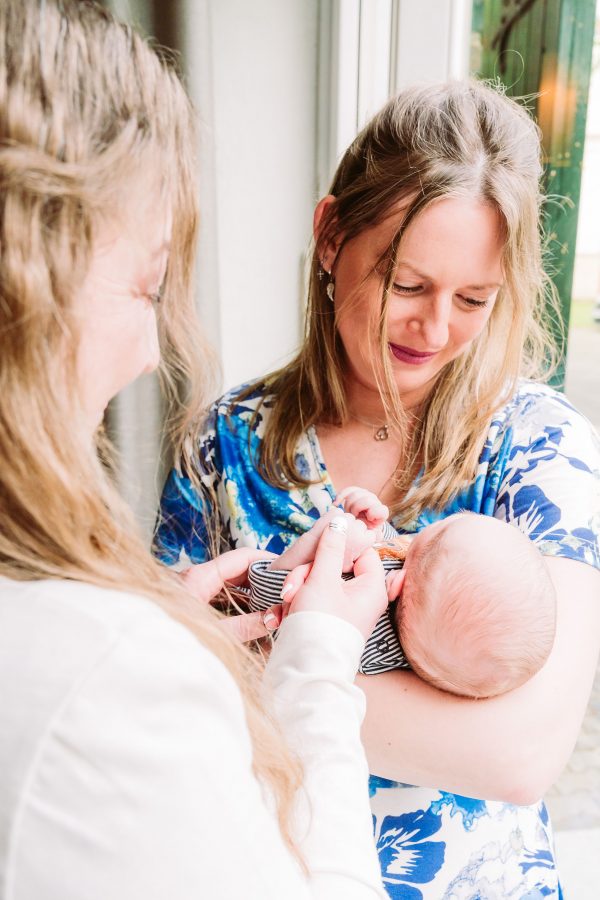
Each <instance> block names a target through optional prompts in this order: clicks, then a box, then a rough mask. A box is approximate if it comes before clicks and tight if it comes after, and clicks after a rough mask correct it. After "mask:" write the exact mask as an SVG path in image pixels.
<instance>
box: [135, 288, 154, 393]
mask: <svg viewBox="0 0 600 900" xmlns="http://www.w3.org/2000/svg"><path fill="white" fill-rule="evenodd" d="M142 349H143V355H144V357H145V363H144V367H143V368H142V370H141V371H142V372H153V371H154V369H156V368H157V366H158V364H159V363H160V344H159V341H158V322H157V319H156V312H155V311H154V307H152V306H149V307H148V309H147V310H146V320H145V323H144V346H143V348H142ZM134 377H135V376H134Z"/></svg>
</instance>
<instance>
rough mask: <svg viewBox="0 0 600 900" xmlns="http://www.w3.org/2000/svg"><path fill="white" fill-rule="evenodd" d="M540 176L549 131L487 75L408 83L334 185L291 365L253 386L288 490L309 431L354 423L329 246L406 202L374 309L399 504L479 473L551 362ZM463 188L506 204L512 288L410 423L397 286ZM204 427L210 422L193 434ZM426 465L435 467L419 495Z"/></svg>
mask: <svg viewBox="0 0 600 900" xmlns="http://www.w3.org/2000/svg"><path fill="white" fill-rule="evenodd" d="M541 174H542V168H541V161H540V140H539V131H538V128H537V126H536V125H535V123H534V122H533V120H532V119H531V117H530V115H529V114H528V112H527V111H526V109H525V108H523V106H521V105H520V104H518V103H517V102H515V101H514V100H511V99H509V98H508V97H506V96H504V95H503V94H502V92H501V90H500V89H499V88H498V87H494V86H491V85H488V84H484V83H482V82H478V81H474V80H467V81H457V82H449V83H444V84H438V85H427V86H415V87H411V88H408V89H406V90H404V91H402V92H401V93H400V94H398V96H396V97H394V98H393V99H392V100H390V101H389V102H388V103H387V105H386V106H384V107H383V109H382V110H381V112H379V113H378V114H377V115H376V116H375V117H374V118H373V119H372V120H371V121H370V122H369V123H368V125H367V126H366V127H365V128H364V129H363V131H361V133H360V134H359V135H358V137H357V138H356V140H355V141H354V142H353V143H352V145H351V146H350V147H349V149H348V150H347V151H346V153H345V154H344V156H343V158H342V160H341V162H340V164H339V166H338V169H337V172H336V173H335V176H334V178H333V182H332V184H331V188H330V193H331V194H332V195H333V197H334V198H335V200H334V202H333V203H332V204H331V206H330V207H329V208H328V211H327V213H326V215H325V218H324V223H323V227H322V229H321V231H320V234H319V238H318V241H317V243H316V246H315V249H314V254H313V258H312V266H311V273H310V285H309V297H308V310H307V317H306V333H305V338H304V342H303V345H302V347H301V349H300V351H299V353H298V355H297V356H296V358H295V359H294V360H293V361H292V362H291V363H290V364H289V365H288V366H286V367H285V368H284V369H281V370H279V371H277V372H274V373H272V374H271V375H268V376H266V377H265V378H263V379H261V380H260V381H259V382H257V383H255V384H253V385H252V386H251V387H250V389H249V391H248V392H247V393H250V392H251V391H253V390H254V389H255V388H256V386H257V384H261V385H262V386H263V388H264V391H265V393H266V394H268V395H269V396H270V397H271V403H272V409H271V410H270V414H269V416H268V418H267V419H266V432H265V437H264V441H263V443H262V445H261V449H260V458H259V460H258V461H257V462H258V465H259V466H260V468H261V471H262V473H263V475H264V477H265V478H266V479H267V481H269V482H270V483H271V484H273V485H275V486H277V487H281V488H284V489H289V488H290V486H292V485H294V486H304V485H306V484H308V482H307V481H306V479H305V478H303V477H302V475H301V473H300V472H298V470H297V468H296V463H295V456H296V446H297V443H298V439H299V438H300V435H301V433H302V432H303V431H304V430H306V429H307V428H308V427H310V426H311V425H315V424H319V423H329V424H333V425H344V424H345V423H346V422H347V421H348V416H349V410H348V403H347V396H346V390H345V383H344V382H345V356H344V350H343V346H342V343H341V340H340V336H339V332H338V330H337V324H336V313H335V307H334V306H333V305H332V304H331V302H330V301H329V299H328V298H327V296H326V279H325V280H321V279H320V278H319V268H320V259H321V258H322V257H323V251H324V249H325V248H326V247H327V246H331V245H332V244H333V245H337V254H338V256H339V254H340V253H343V250H344V245H345V244H346V243H347V242H348V241H349V240H351V239H352V238H354V237H356V235H358V234H360V233H361V232H362V231H364V230H365V229H368V228H370V227H372V226H374V225H376V224H377V223H379V222H380V221H382V220H383V219H384V218H385V217H386V215H389V214H390V212H391V211H392V210H393V209H394V208H397V207H398V205H399V204H400V203H402V205H403V206H404V208H405V215H404V218H403V221H402V224H401V226H400V228H399V230H398V232H397V233H396V235H395V236H394V238H393V240H392V242H391V244H390V246H389V247H388V248H387V249H386V250H385V251H384V253H383V254H382V256H381V258H380V260H378V262H377V266H376V269H377V272H378V273H379V275H380V282H381V303H380V305H379V306H378V307H377V308H375V309H374V310H373V311H372V332H373V337H374V341H375V346H376V347H378V350H377V353H378V355H379V357H380V359H379V363H380V364H378V365H376V366H374V371H375V373H376V374H377V371H379V373H380V375H379V376H378V382H379V389H380V393H381V397H382V401H383V404H384V408H385V410H386V412H387V415H388V420H389V421H391V422H392V425H393V427H395V429H396V431H397V433H399V434H400V435H401V436H403V437H404V444H403V451H402V458H401V460H399V464H398V469H397V471H396V477H395V483H396V486H397V489H398V493H397V501H396V503H395V504H393V505H392V511H393V513H395V514H396V515H398V516H399V517H400V520H401V521H403V522H405V523H406V522H409V521H410V520H411V519H412V518H413V517H414V516H416V515H417V514H418V513H419V512H420V511H421V510H423V509H424V508H427V507H433V508H442V507H443V506H444V505H445V504H446V503H447V502H448V501H449V500H450V499H451V497H453V496H454V495H456V493H457V492H458V491H459V490H460V489H461V488H462V487H463V486H465V485H466V484H468V483H469V482H470V481H471V480H472V479H473V477H474V475H475V471H476V467H477V462H478V459H479V455H480V452H481V449H482V446H483V442H484V439H485V434H486V431H487V428H488V426H489V422H490V419H491V417H492V414H493V412H494V411H495V410H496V409H498V408H499V407H500V406H501V405H502V403H503V402H505V401H506V400H507V399H508V398H509V397H510V396H511V395H512V393H513V392H514V390H515V386H516V382H517V379H518V377H519V376H521V375H525V376H528V377H537V378H540V379H541V378H545V377H546V376H547V374H548V372H549V371H550V369H551V367H552V365H553V360H554V349H553V347H554V344H553V340H552V337H551V331H550V328H549V327H548V325H547V324H545V323H544V316H545V317H546V321H547V319H548V316H549V313H550V310H551V309H552V306H553V304H554V305H555V299H554V292H553V288H552V285H551V283H550V282H549V279H548V278H547V276H546V274H545V272H544V267H543V260H542V245H541V234H540V214H541V206H542V195H541V192H540V178H541ZM456 196H468V197H475V198H481V199H482V200H483V201H484V202H488V203H490V204H492V205H493V206H494V207H495V209H496V210H497V211H498V213H499V215H500V218H501V221H502V225H503V230H504V238H505V243H504V256H503V268H504V273H505V285H504V287H503V288H502V289H501V292H500V295H499V297H498V300H497V302H496V304H495V306H494V309H493V312H492V314H491V317H490V319H489V322H488V323H487V325H486V327H485V328H484V330H483V332H482V333H481V335H480V336H479V337H478V338H477V339H476V340H475V341H474V342H473V344H472V345H471V347H470V348H469V350H468V351H467V352H466V353H465V354H463V355H462V356H460V357H458V358H457V359H455V360H454V361H453V362H451V363H449V364H448V365H447V366H446V367H445V368H444V369H443V370H442V371H441V372H440V375H439V377H438V379H437V382H436V385H435V387H434V389H433V390H432V391H431V394H430V396H429V398H428V399H427V401H426V402H425V404H424V406H423V407H422V408H421V409H420V410H419V415H418V418H417V420H416V423H415V424H414V428H413V429H412V430H410V431H409V430H408V428H407V416H406V413H405V411H404V410H403V409H402V406H401V404H400V402H399V400H398V398H397V392H396V389H395V387H394V382H393V377H392V372H391V368H390V363H389V359H388V352H387V336H386V321H387V306H388V296H389V293H390V288H391V285H392V281H393V276H394V270H395V266H396V259H397V255H398V251H399V247H400V244H401V241H402V235H403V233H404V232H405V231H406V229H407V227H408V226H409V225H410V223H411V222H413V221H414V220H415V218H416V217H417V216H418V215H420V213H422V212H423V210H425V209H426V208H427V207H428V206H430V205H431V204H432V203H435V202H437V201H438V200H441V199H443V198H447V197H456ZM548 304H550V305H549V306H548ZM244 396H245V393H243V394H242V395H241V398H243V397H244ZM201 427H202V425H201V422H200V420H199V419H198V421H197V422H196V423H195V427H194V428H192V434H196V435H197V433H198V432H199V430H200V429H201ZM194 443H195V441H194V440H192V441H188V442H187V444H184V442H183V441H181V443H180V446H181V448H182V455H183V461H184V465H185V467H186V471H193V459H187V458H186V453H187V452H189V451H186V447H187V448H189V447H193V446H194ZM419 469H423V475H422V477H421V478H420V479H419V482H418V484H417V485H416V488H415V489H413V490H412V491H410V493H409V494H408V495H407V493H406V492H407V490H408V488H409V487H410V486H411V484H412V482H413V479H414V477H415V474H416V472H417V471H418V470H419Z"/></svg>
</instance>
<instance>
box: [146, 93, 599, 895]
mask: <svg viewBox="0 0 600 900" xmlns="http://www.w3.org/2000/svg"><path fill="white" fill-rule="evenodd" d="M540 177H541V165H540V144H539V134H538V131H537V129H536V127H535V125H534V124H533V122H532V121H531V119H530V117H529V115H528V114H527V112H526V111H525V110H524V109H523V108H522V107H520V106H519V105H517V104H516V103H515V102H513V101H511V100H509V99H508V98H506V97H504V96H502V95H501V94H500V93H499V92H497V91H496V90H493V89H492V88H490V87H488V86H486V85H483V84H478V83H454V84H449V85H442V86H435V87H418V88H414V89H409V90H406V91H404V92H403V93H402V94H400V95H399V96H398V97H397V98H395V99H393V100H392V101H390V102H389V103H388V105H387V106H386V107H384V109H383V110H382V111H381V112H380V113H379V114H378V115H377V116H375V118H374V119H373V120H372V122H371V123H369V124H368V125H367V126H366V128H365V129H364V130H363V131H362V132H361V133H360V134H359V136H358V137H357V139H356V140H355V142H354V143H353V144H352V145H351V147H350V148H349V149H348V151H347V152H346V154H345V155H344V157H343V158H342V161H341V163H340V165H339V167H338V170H337V172H336V174H335V176H334V180H333V183H332V185H331V190H330V193H329V194H328V195H327V196H326V197H325V198H323V199H322V200H321V201H320V202H319V204H318V205H317V208H316V210H315V217H314V229H315V249H314V256H313V261H312V268H311V277H310V288H309V306H308V314H307V327H306V337H305V340H304V343H303V345H302V347H301V349H300V351H299V353H298V355H297V357H296V358H295V359H294V360H293V361H292V362H291V363H290V364H289V365H288V366H286V367H285V368H284V369H282V370H280V371H278V372H275V373H272V374H270V375H268V376H265V377H263V378H261V379H258V380H257V381H255V382H253V383H251V384H248V385H244V386H242V387H241V388H238V389H236V390H234V391H231V392H230V393H228V394H227V395H225V396H224V397H223V398H221V399H220V400H219V401H218V402H217V403H215V404H214V406H213V407H212V408H211V410H210V412H209V414H208V418H206V416H205V415H204V414H202V415H200V414H198V415H197V416H196V418H195V419H194V420H193V421H192V422H191V424H188V426H187V428H186V429H185V430H184V432H182V437H181V441H180V444H179V457H178V462H177V465H176V468H175V469H174V471H173V472H172V474H171V476H170V478H169V481H168V483H167V485H166V488H165V492H164V495H163V501H162V513H163V517H162V524H161V526H160V529H159V533H158V548H159V553H160V555H161V556H162V558H163V559H164V560H165V561H167V562H173V561H175V560H178V559H179V558H180V555H181V553H182V551H185V555H187V557H188V558H189V559H190V560H191V561H192V562H202V561H204V560H206V559H208V558H209V557H210V556H211V555H213V554H214V553H215V552H216V550H217V549H224V548H235V547H238V548H239V547H253V548H257V547H258V548H263V549H267V550H270V551H273V552H275V553H280V552H281V551H282V550H284V549H285V547H286V546H288V545H289V544H290V543H291V542H292V541H293V540H294V539H295V538H296V537H297V536H299V535H301V534H303V533H304V532H306V531H307V530H308V529H309V528H310V527H311V526H312V525H313V524H314V522H315V520H316V519H317V518H318V517H319V516H320V515H321V514H323V513H326V512H327V511H328V510H329V509H331V507H332V506H333V505H334V502H335V498H336V495H337V494H339V493H340V492H341V491H342V490H344V489H345V488H347V487H348V486H350V485H360V486H361V487H364V488H366V489H369V490H370V491H372V492H373V493H375V494H377V495H378V496H379V498H380V500H381V501H382V502H383V503H385V504H387V506H388V507H389V508H390V511H391V516H390V521H391V523H392V525H393V526H394V527H395V528H396V529H397V530H398V531H401V532H403V533H407V534H414V533H416V532H419V531H421V530H422V529H423V528H425V527H426V526H427V525H428V524H430V523H433V522H436V521H439V520H440V519H443V518H446V517H448V516H450V515H452V514H453V513H455V512H457V511H460V510H468V511H471V512H475V513H477V514H480V515H485V516H494V517H495V518H497V519H499V520H501V521H502V522H503V523H507V525H508V524H510V525H511V526H516V527H518V528H519V529H520V530H521V531H523V532H525V534H526V535H527V536H528V537H529V539H530V540H531V541H532V542H534V543H535V545H536V546H537V548H538V549H539V551H540V553H541V554H542V555H543V558H544V561H545V566H546V570H547V573H548V574H549V576H550V579H551V582H552V586H553V589H554V591H555V592H556V598H557V626H556V636H555V641H554V646H553V649H552V652H551V654H550V657H549V659H548V661H547V662H546V664H545V665H544V666H543V668H542V669H541V671H540V672H539V673H538V674H537V675H535V676H534V677H533V678H532V679H531V680H529V681H528V682H527V683H526V684H524V685H523V686H521V687H519V688H518V689H516V690H513V691H510V692H509V693H506V694H503V695H502V696H499V697H495V698H492V699H486V700H479V701H477V702H473V701H468V700H465V699H464V698H459V697H455V696H452V695H451V694H449V693H445V692H442V691H439V690H437V689H436V688H434V687H432V686H431V685H428V684H425V683H424V682H423V681H422V680H420V679H419V678H417V677H416V676H415V675H414V674H413V673H412V672H409V671H406V670H403V671H394V672H388V673H386V674H381V675H376V676H361V677H360V686H361V687H362V689H363V690H364V691H365V693H366V695H367V699H368V710H367V717H366V721H365V725H364V727H363V739H364V741H365V745H366V748H367V753H368V757H369V763H370V770H371V772H372V773H373V775H372V778H371V793H372V810H373V816H374V825H375V839H376V844H377V848H378V852H379V860H380V865H381V869H382V873H383V878H384V883H385V885H386V888H387V890H388V893H389V895H390V896H391V897H397V898H408V900H422V898H427V900H439V898H441V897H445V896H448V897H463V896H464V897H474V896H483V895H485V896H490V897H491V896H493V897H498V898H500V897H503V898H504V897H515V898H516V897H518V898H522V897H525V896H531V897H534V896H557V895H558V892H559V886H558V876H557V873H556V871H555V867H554V860H553V846H552V835H551V828H550V823H549V821H548V815H547V812H546V809H545V807H544V804H543V803H542V802H540V801H539V798H540V796H541V795H542V794H543V792H544V791H545V790H546V788H547V787H548V786H549V785H550V784H551V783H552V782H553V781H554V779H555V778H556V776H557V775H558V774H559V772H560V771H561V769H562V767H563V765H564V763H565V762H566V760H567V758H568V756H569V754H570V752H571V749H572V747H573V744H574V742H575V739H576V736H577V732H578V729H579V725H580V722H581V719H582V717H583V713H584V709H585V706H586V702H587V698H588V694H589V690H590V687H591V683H592V678H593V674H594V670H595V665H596V660H597V656H598V649H599V647H600V575H599V574H598V568H600V545H599V533H600V516H599V508H598V483H599V478H600V452H599V449H598V443H597V438H596V437H595V435H594V433H593V431H592V429H591V427H590V426H589V424H588V423H587V422H586V421H585V420H584V419H583V418H582V417H581V416H580V415H579V414H578V413H577V412H576V411H575V410H574V409H573V408H572V407H571V406H570V404H569V403H568V402H567V401H566V400H565V398H564V397H563V396H561V395H560V394H558V393H556V392H555V391H553V390H552V389H550V388H548V387H546V386H544V384H543V383H542V380H543V377H544V372H546V371H547V369H548V362H549V358H550V356H551V352H550V346H551V343H550V341H549V338H548V332H547V330H546V329H545V327H544V320H545V317H547V315H548V312H547V310H548V305H547V304H548V302H549V301H551V297H552V291H551V288H550V285H549V284H548V281H547V278H546V276H545V275H544V271H543V265H542V262H543V261H542V252H541V240H540V209H541V199H542V198H541V196H540ZM216 535H218V536H219V538H220V541H221V544H220V546H219V547H218V548H217V546H216V544H215V536H216ZM510 564H511V562H510V559H507V560H506V566H507V567H508V566H510ZM290 578H293V576H290ZM471 798H481V799H471Z"/></svg>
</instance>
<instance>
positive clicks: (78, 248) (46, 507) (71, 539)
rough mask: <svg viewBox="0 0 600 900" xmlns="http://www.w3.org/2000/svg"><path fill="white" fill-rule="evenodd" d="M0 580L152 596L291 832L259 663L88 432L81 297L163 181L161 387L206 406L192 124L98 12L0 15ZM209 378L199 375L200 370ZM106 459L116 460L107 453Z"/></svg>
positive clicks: (125, 31) (132, 46)
mask: <svg viewBox="0 0 600 900" xmlns="http://www.w3.org/2000/svg"><path fill="white" fill-rule="evenodd" d="M0 115H1V122H0V244H1V261H0V458H1V459H2V465H1V466H0V516H1V526H0V575H2V576H6V577H8V578H11V579H18V580H35V579H73V580H76V581H83V582H89V583H92V584H96V585H101V586H106V587H109V588H117V589H119V590H123V591H131V592H134V593H137V594H143V595H145V596H146V597H148V598H149V599H151V600H152V601H154V602H155V603H157V604H158V605H160V606H161V607H162V608H163V609H164V610H166V612H167V613H168V614H169V615H170V616H172V617H173V618H174V619H177V620H178V621H179V622H182V623H183V624H184V625H185V626H186V627H188V628H189V629H190V630H191V631H192V632H193V633H194V634H195V635H196V636H197V637H198V639H199V641H201V642H202V643H203V644H204V645H205V646H207V647H208V648H210V650H211V651H212V652H214V653H215V654H216V655H217V656H218V657H219V659H221V660H222V662H223V663H224V664H225V666H226V667H227V668H228V669H229V671H230V672H231V674H232V675H233V677H234V678H235V680H236V682H237V684H238V686H239V689H240V691H241V693H242V696H243V700H244V704H245V709H246V716H247V721H248V726H249V729H250V733H251V737H252V742H253V752H254V756H253V764H254V770H255V772H256V774H257V775H258V777H259V778H260V779H261V780H262V781H263V782H264V783H265V784H266V785H267V786H268V787H269V788H270V789H271V790H272V791H273V793H274V795H275V797H276V800H277V805H278V810H279V819H280V824H281V828H282V833H283V835H284V837H285V839H286V840H287V841H288V843H289V845H290V846H292V847H293V843H292V841H291V839H290V831H289V827H288V822H289V814H290V809H291V803H292V798H293V795H294V792H295V790H296V788H297V786H298V784H299V782H300V770H299V765H298V763H297V761H296V760H295V759H294V758H293V757H292V756H291V754H290V752H289V751H288V749H287V748H286V746H285V744H284V742H283V739H282V737H281V735H280V734H279V732H278V730H277V728H276V726H275V725H274V723H273V722H272V721H271V720H270V719H269V717H268V716H267V714H266V712H265V710H264V709H263V706H262V702H261V700H260V697H259V691H260V688H259V680H260V663H259V661H258V660H257V657H256V656H255V655H253V654H251V653H250V652H249V651H247V650H246V649H245V648H242V646H241V645H239V643H238V642H237V641H234V640H233V639H232V638H230V637H229V636H228V635H227V634H226V633H225V631H224V630H223V629H222V628H221V627H220V622H219V615H218V614H217V613H215V612H214V611H213V610H212V609H210V608H209V607H207V606H205V604H204V603H200V602H196V601H194V600H192V598H191V597H189V596H188V595H187V593H186V592H185V591H184V590H183V588H182V587H181V586H180V585H179V583H178V582H177V580H176V579H175V578H174V577H173V576H172V575H170V574H169V572H168V571H167V570H166V569H164V568H163V567H162V566H161V565H159V564H158V563H157V562H155V561H154V560H153V559H152V557H151V556H150V555H149V553H148V552H147V550H146V549H145V547H144V544H143V541H142V539H141V538H140V536H139V535H138V531H137V527H136V525H135V523H134V520H133V517H132V514H131V512H130V510H129V509H128V507H127V506H126V504H125V503H124V502H123V501H122V500H121V498H120V497H119V495H118V493H117V491H116V489H115V487H114V484H113V480H112V479H111V478H110V476H109V474H108V472H107V468H106V465H105V464H104V463H103V462H102V461H101V460H100V458H99V455H98V452H97V449H98V448H96V447H95V446H93V445H92V442H91V441H90V439H89V431H88V434H87V436H86V435H85V430H84V429H83V428H80V427H78V425H79V422H80V420H81V410H80V398H79V397H78V396H77V391H76V390H75V388H74V387H73V385H75V384H76V363H75V361H76V356H77V339H78V331H77V297H78V291H79V289H80V287H81V284H82V281H83V279H84V278H85V275H86V271H87V268H88V263H89V260H90V257H91V254H92V252H93V248H94V236H95V233H96V232H97V229H98V227H99V223H100V222H101V220H102V219H103V218H105V217H106V216H109V215H111V214H112V213H113V212H114V211H115V210H116V209H118V207H119V198H120V197H121V196H122V195H124V194H125V195H127V187H128V182H129V183H131V179H135V178H138V177H139V175H138V173H144V174H145V173H153V174H154V176H155V177H156V179H157V180H159V179H160V187H161V190H162V191H163V194H164V195H165V197H168V200H169V202H170V204H171V206H172V208H173V220H174V227H173V235H172V249H171V256H170V261H169V266H168V273H167V278H166V283H165V290H164V297H163V301H162V305H161V313H160V320H159V324H160V330H161V337H162V345H163V360H164V362H163V368H162V375H163V380H164V383H165V387H166V391H167V396H168V397H170V399H171V401H172V405H173V407H174V408H176V407H177V405H178V402H179V400H180V399H181V398H180V394H181V385H182V384H184V383H185V384H187V385H189V398H188V399H189V400H190V402H191V403H193V404H194V405H198V404H202V402H203V397H204V390H210V387H208V386H207V385H205V384H204V381H203V379H202V378H201V377H200V376H201V373H200V372H199V371H198V364H197V362H196V360H197V357H198V347H202V346H203V342H202V339H201V336H200V335H199V333H198V331H197V328H195V326H194V322H195V313H194V304H193V295H192V277H193V271H194V266H193V262H194V254H195V244H196V232H197V222H198V213H197V208H196V160H195V155H194V153H195V151H194V146H195V139H194V126H193V115H192V110H191V108H190V104H189V100H188V98H187V96H186V94H185V92H184V90H183V88H182V86H181V83H180V81H179V79H178V77H177V75H176V73H175V72H174V71H173V69H172V67H171V66H170V65H169V64H168V62H167V61H166V60H165V59H163V58H161V57H160V56H159V54H158V53H157V52H155V51H154V50H153V49H152V48H150V47H149V46H148V44H147V43H146V42H145V41H143V40H142V39H141V38H140V37H139V35H138V34H136V32H135V31H133V30H131V29H130V28H128V27H127V26H125V25H123V24H121V23H119V22H117V21H116V20H115V19H114V18H113V17H112V16H111V15H110V14H108V13H107V12H106V11H105V10H103V9H102V8H101V7H99V6H97V5H95V4H92V3H88V2H76V0H45V2H37V0H3V2H2V3H1V4H0ZM206 365H208V362H207V361H203V366H204V367H206ZM101 443H102V444H103V447H102V448H101V449H102V453H103V456H104V458H105V459H107V458H108V456H109V455H110V448H107V447H106V445H105V441H104V440H101Z"/></svg>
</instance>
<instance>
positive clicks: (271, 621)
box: [263, 612, 279, 631]
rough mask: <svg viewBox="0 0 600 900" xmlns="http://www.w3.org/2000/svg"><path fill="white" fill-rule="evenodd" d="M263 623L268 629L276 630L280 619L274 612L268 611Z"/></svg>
mask: <svg viewBox="0 0 600 900" xmlns="http://www.w3.org/2000/svg"><path fill="white" fill-rule="evenodd" d="M263 625H264V626H265V628H266V629H267V631H275V629H276V628H278V627H279V619H278V618H277V616H276V615H275V613H272V612H266V613H265V614H264V616H263Z"/></svg>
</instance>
